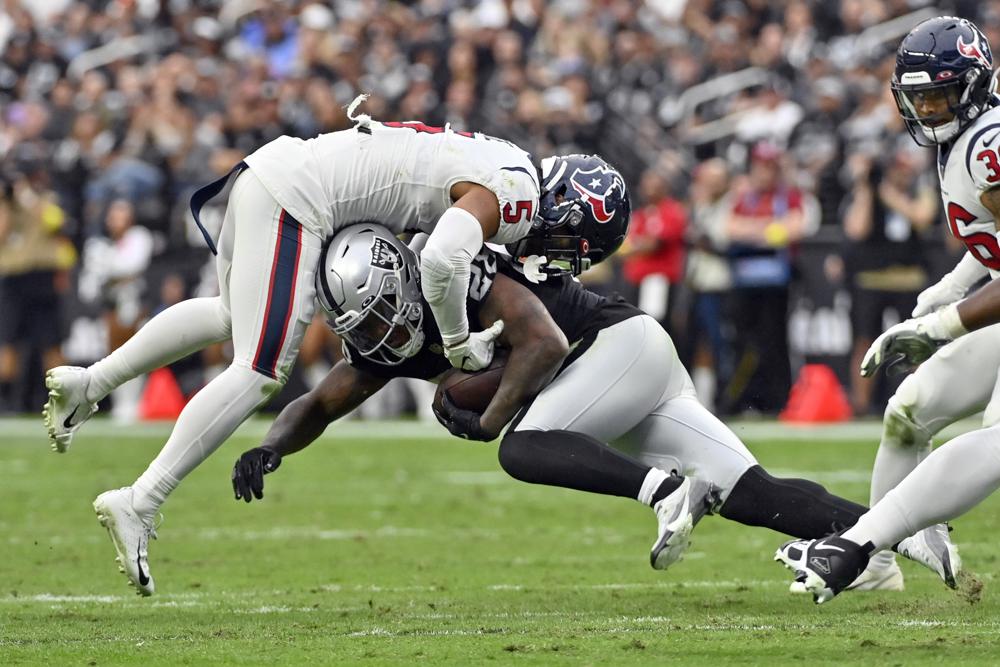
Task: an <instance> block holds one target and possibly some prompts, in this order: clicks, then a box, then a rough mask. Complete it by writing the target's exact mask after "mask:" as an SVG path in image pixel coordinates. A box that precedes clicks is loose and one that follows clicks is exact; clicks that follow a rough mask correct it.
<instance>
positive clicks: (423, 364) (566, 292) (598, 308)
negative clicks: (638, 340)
mask: <svg viewBox="0 0 1000 667" xmlns="http://www.w3.org/2000/svg"><path fill="white" fill-rule="evenodd" d="M498 272H500V273H502V274H503V275H505V276H507V277H508V278H510V279H512V280H515V281H517V282H518V283H520V284H521V285H524V286H525V287H527V288H528V289H529V290H530V291H531V292H532V293H533V294H534V295H535V296H536V297H538V300H539V301H541V302H542V305H544V306H545V309H546V310H548V311H549V314H550V315H551V316H552V319H553V320H554V321H555V323H556V326H558V327H559V329H560V330H562V332H563V334H564V335H565V336H566V340H568V341H569V342H570V345H571V346H573V351H572V352H571V353H570V355H569V357H567V359H566V361H565V362H564V363H563V366H562V367H563V368H565V367H567V366H569V365H570V364H571V363H573V361H575V360H576V359H577V358H578V357H579V356H580V355H581V354H583V353H584V352H586V351H587V349H588V348H589V347H590V346H591V344H593V342H594V339H595V338H596V337H597V334H598V332H600V331H601V330H602V329H606V328H607V327H610V326H611V325H613V324H617V323H619V322H622V321H624V320H627V319H629V318H630V317H635V316H636V315H642V311H641V310H639V309H638V308H636V307H635V306H633V305H631V304H629V303H627V302H625V301H624V300H618V299H608V298H606V297H603V296H601V295H599V294H595V293H594V292H591V291H590V290H588V289H587V288H586V287H584V286H583V284H581V283H580V282H579V281H578V280H575V279H574V278H572V277H571V276H568V275H567V276H559V277H549V279H548V280H546V281H544V282H542V283H537V284H536V283H532V282H531V281H529V280H528V279H527V278H525V277H524V276H523V275H522V274H521V272H520V271H518V270H517V269H516V268H514V267H513V266H512V265H511V264H510V263H509V262H508V261H507V260H506V259H505V258H501V257H499V256H498V255H497V254H496V253H495V252H493V251H492V250H490V249H488V248H486V247H484V248H483V250H482V251H481V252H480V253H479V255H478V256H476V258H475V259H474V260H473V261H472V265H471V272H470V279H469V294H468V298H467V299H466V312H467V313H468V316H469V329H470V330H471V331H482V329H483V327H482V325H481V324H480V323H479V308H480V307H481V306H482V304H483V302H485V300H486V298H487V297H488V296H489V294H490V292H491V291H492V289H493V282H494V280H495V279H496V274H497V273H498ZM423 328H424V336H425V338H424V345H423V347H422V348H421V349H420V351H419V352H418V353H417V354H416V355H414V356H412V357H410V358H409V359H407V360H406V361H404V362H402V363H400V364H397V365H395V366H391V365H388V364H381V363H378V362H376V361H373V360H371V359H366V358H365V357H362V356H361V355H360V354H358V352H357V350H355V349H353V348H352V347H351V346H350V345H348V344H347V343H346V342H345V343H344V357H345V358H346V359H347V361H348V363H350V364H351V365H352V366H354V367H355V368H358V369H359V370H363V371H365V372H368V373H371V374H372V375H375V376H377V377H382V378H397V377H410V378H419V379H422V380H431V379H433V378H436V377H437V376H438V375H441V374H442V373H444V372H445V371H447V370H448V369H450V368H451V364H449V363H448V359H447V358H446V357H445V356H444V350H443V348H442V346H441V334H440V332H439V331H438V328H437V323H436V322H435V321H434V315H433V314H432V313H431V310H430V306H428V305H427V304H426V303H424V320H423ZM560 370H561V369H560Z"/></svg>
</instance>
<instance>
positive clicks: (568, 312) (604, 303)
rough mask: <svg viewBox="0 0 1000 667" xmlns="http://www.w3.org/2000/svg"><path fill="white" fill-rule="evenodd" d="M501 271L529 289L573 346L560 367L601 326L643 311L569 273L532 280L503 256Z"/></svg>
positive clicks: (582, 349) (570, 360)
mask: <svg viewBox="0 0 1000 667" xmlns="http://www.w3.org/2000/svg"><path fill="white" fill-rule="evenodd" d="M500 272H501V273H503V274H504V275H505V276H507V277H508V278H511V279H512V280H516V281H517V282H519V283H521V284H522V285H524V286H525V287H527V288H528V289H529V290H531V292H532V293H533V294H534V295H535V296H536V297H538V300H539V301H541V302H542V305H543V306H545V309H546V310H547V311H549V315H551V316H552V319H553V320H554V321H555V323H556V325H557V326H558V327H559V328H560V329H561V330H562V332H563V334H564V335H565V336H566V340H568V341H569V343H570V345H571V346H574V347H573V351H572V352H571V353H570V355H569V356H568V357H567V358H566V361H565V362H564V363H563V366H562V367H563V368H566V367H567V366H569V365H570V364H571V363H573V362H574V361H575V360H576V359H577V357H579V356H580V355H581V354H583V353H584V352H586V351H587V349H588V348H590V346H591V345H592V344H593V342H594V339H595V338H596V337H597V334H598V333H599V332H600V331H601V330H602V329H607V328H608V327H610V326H612V325H614V324H618V323H619V322H623V321H625V320H627V319H629V318H631V317H635V316H636V315H642V314H643V312H642V311H641V310H639V309H638V308H636V307H635V306H633V305H632V304H630V303H628V302H627V301H625V300H624V299H621V298H620V297H618V298H615V299H609V298H607V297H603V296H601V295H600V294H595V293H594V292H591V291H590V290H588V289H587V288H586V287H585V286H584V285H583V283H581V282H580V281H579V280H576V279H575V278H573V277H572V276H570V275H562V276H556V277H552V276H549V278H548V279H547V280H545V281H543V282H541V283H533V282H531V281H529V280H528V279H527V278H525V277H524V275H523V274H522V273H521V272H520V271H518V270H517V269H516V268H515V267H514V266H513V265H512V264H511V263H510V262H509V261H507V260H505V259H501V260H500ZM560 370H562V369H560Z"/></svg>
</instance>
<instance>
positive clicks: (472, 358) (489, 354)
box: [444, 320, 503, 371]
mask: <svg viewBox="0 0 1000 667" xmlns="http://www.w3.org/2000/svg"><path fill="white" fill-rule="evenodd" d="M501 333H503V320H497V321H496V322H494V323H493V326H491V327H490V328H489V329H486V330H485V331H477V332H475V333H470V334H469V337H468V338H466V339H465V340H463V341H462V342H461V343H458V344H456V345H452V346H450V347H448V346H445V348H444V356H446V357H447V358H448V362H449V363H450V364H451V365H452V366H454V367H455V368H460V369H462V370H463V371H478V370H482V369H484V368H486V367H487V366H489V365H490V362H491V361H493V341H494V340H496V337H497V336H499V335H500V334H501Z"/></svg>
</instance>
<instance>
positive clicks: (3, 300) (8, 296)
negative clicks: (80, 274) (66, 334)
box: [0, 271, 63, 349]
mask: <svg viewBox="0 0 1000 667" xmlns="http://www.w3.org/2000/svg"><path fill="white" fill-rule="evenodd" d="M60 307H61V301H60V298H59V294H58V293H57V292H56V286H55V272H54V271H31V272H29V273H21V274H16V275H12V276H3V277H2V278H0V313H2V315H0V345H12V344H13V345H19V344H23V343H26V342H30V343H31V344H32V346H33V347H36V348H40V349H48V348H51V347H55V346H57V345H59V343H60V342H62V338H63V336H62V329H63V327H62V317H61V310H60Z"/></svg>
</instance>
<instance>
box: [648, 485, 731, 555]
mask: <svg viewBox="0 0 1000 667" xmlns="http://www.w3.org/2000/svg"><path fill="white" fill-rule="evenodd" d="M717 500H718V490H717V489H716V488H715V485H714V484H712V483H711V482H706V481H705V480H703V479H698V478H697V477H685V478H684V481H683V482H681V485H680V486H678V487H677V488H676V489H674V491H673V493H671V494H670V495H669V496H667V497H666V498H664V499H663V500H661V501H660V502H658V503H656V504H655V505H653V510H654V511H655V512H656V520H657V523H658V524H659V532H658V534H657V537H656V542H654V543H653V548H652V549H651V550H650V552H649V564H650V565H652V566H653V569H655V570H666V569H667V568H669V567H670V566H671V565H673V564H674V563H676V562H677V561H679V560H680V559H681V558H683V556H684V553H685V552H686V551H687V550H688V547H689V546H691V531H693V530H694V527H695V526H696V525H697V524H698V522H699V521H701V518H702V517H703V516H705V515H706V514H708V513H709V512H710V511H711V510H712V506H713V505H714V504H715V502H716V501H717Z"/></svg>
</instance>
